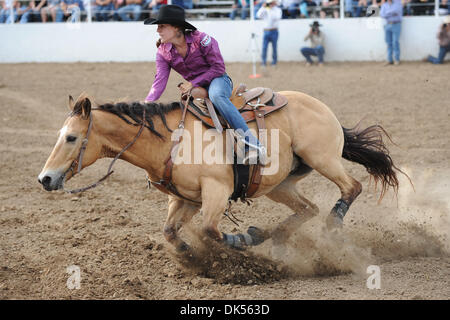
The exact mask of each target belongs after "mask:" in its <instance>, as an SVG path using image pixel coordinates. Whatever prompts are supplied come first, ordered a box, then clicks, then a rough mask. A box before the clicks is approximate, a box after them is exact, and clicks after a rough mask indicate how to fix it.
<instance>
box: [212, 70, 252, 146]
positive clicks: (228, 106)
mask: <svg viewBox="0 0 450 320" xmlns="http://www.w3.org/2000/svg"><path fill="white" fill-rule="evenodd" d="M232 91H233V82H232V81H231V79H230V77H229V76H228V75H227V74H224V75H222V76H220V77H217V78H215V79H213V81H211V83H210V85H209V88H208V95H209V99H210V100H211V102H212V103H213V104H214V106H215V107H216V109H217V110H218V111H219V113H220V114H221V115H222V117H223V118H224V119H225V120H226V121H227V122H228V123H229V124H230V126H231V127H232V128H233V129H235V130H238V131H240V130H242V132H243V133H245V134H246V137H245V138H246V141H247V142H250V143H252V144H259V143H258V139H257V138H256V137H255V136H254V135H252V134H250V132H247V131H248V126H247V123H246V122H245V120H244V118H242V116H241V114H240V113H239V111H238V110H237V109H236V107H235V106H234V105H233V104H232V103H231V101H230V96H231V92H232Z"/></svg>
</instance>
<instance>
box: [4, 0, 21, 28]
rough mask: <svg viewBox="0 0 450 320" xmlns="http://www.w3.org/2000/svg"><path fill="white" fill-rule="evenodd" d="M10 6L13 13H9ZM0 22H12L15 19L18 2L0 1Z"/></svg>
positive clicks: (18, 7)
mask: <svg viewBox="0 0 450 320" xmlns="http://www.w3.org/2000/svg"><path fill="white" fill-rule="evenodd" d="M11 7H12V12H13V15H11ZM0 8H1V9H0V23H14V22H15V21H16V19H17V11H18V10H19V9H20V3H19V2H18V1H13V0H3V1H1V2H0Z"/></svg>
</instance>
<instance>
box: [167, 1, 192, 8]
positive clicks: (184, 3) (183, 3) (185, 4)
mask: <svg viewBox="0 0 450 320" xmlns="http://www.w3.org/2000/svg"><path fill="white" fill-rule="evenodd" d="M172 4H173V5H177V6H179V7H182V8H183V9H192V8H193V7H194V4H193V2H192V0H172Z"/></svg>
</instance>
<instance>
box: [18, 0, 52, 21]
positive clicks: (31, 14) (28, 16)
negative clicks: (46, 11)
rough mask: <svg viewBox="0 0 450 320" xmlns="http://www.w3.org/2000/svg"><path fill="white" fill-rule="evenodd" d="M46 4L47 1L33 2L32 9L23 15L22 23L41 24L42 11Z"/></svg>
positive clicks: (38, 0) (37, 0) (34, 0)
mask: <svg viewBox="0 0 450 320" xmlns="http://www.w3.org/2000/svg"><path fill="white" fill-rule="evenodd" d="M46 2H47V0H31V8H30V10H28V11H26V12H24V13H23V14H22V17H21V18H20V23H28V22H40V21H41V9H42V7H43V6H44V5H45V3H46Z"/></svg>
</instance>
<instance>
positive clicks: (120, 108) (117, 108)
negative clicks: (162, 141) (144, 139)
mask: <svg viewBox="0 0 450 320" xmlns="http://www.w3.org/2000/svg"><path fill="white" fill-rule="evenodd" d="M96 109H97V110H102V111H106V112H110V113H112V114H115V115H116V116H118V117H119V118H120V119H122V120H123V121H125V122H126V123H128V124H131V125H134V126H140V125H142V114H143V112H144V109H145V120H146V121H145V127H146V128H147V129H148V130H150V132H152V133H153V134H155V135H156V136H158V137H160V138H162V137H163V136H162V135H161V134H160V133H159V132H158V131H156V130H155V127H154V124H153V120H152V118H153V117H154V116H159V117H160V118H161V120H162V122H163V123H164V126H165V127H166V128H167V130H169V131H170V132H172V130H171V129H170V128H169V127H168V126H167V122H166V116H165V115H166V114H168V113H169V112H171V111H173V110H176V109H180V103H179V102H172V103H168V104H163V103H155V102H147V103H141V102H131V103H127V102H119V103H114V104H113V103H106V104H103V105H100V106H98V107H97V108H96ZM124 116H128V117H129V118H126V117H124ZM130 119H131V120H132V121H134V122H132V121H130Z"/></svg>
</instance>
